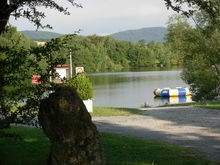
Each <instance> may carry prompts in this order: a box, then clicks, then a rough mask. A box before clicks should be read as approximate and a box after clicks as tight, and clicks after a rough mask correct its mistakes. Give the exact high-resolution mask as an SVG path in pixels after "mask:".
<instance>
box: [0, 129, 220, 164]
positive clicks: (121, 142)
mask: <svg viewBox="0 0 220 165" xmlns="http://www.w3.org/2000/svg"><path fill="white" fill-rule="evenodd" d="M0 135H1V136H0V146H1V147H0V165H44V164H45V160H46V158H47V156H48V153H49V147H50V142H49V140H48V139H47V138H46V137H45V135H44V134H43V132H42V130H41V129H36V128H25V127H12V128H11V129H7V130H0ZM101 140H102V143H103V145H104V152H105V157H106V165H152V164H153V165H217V163H214V162H210V161H207V160H204V159H203V158H202V157H201V156H199V155H198V154H197V153H194V152H192V151H191V149H189V148H183V147H179V146H175V145H170V144H166V143H160V142H155V141H149V140H142V139H137V138H131V137H125V136H120V135H115V134H109V133H101Z"/></svg>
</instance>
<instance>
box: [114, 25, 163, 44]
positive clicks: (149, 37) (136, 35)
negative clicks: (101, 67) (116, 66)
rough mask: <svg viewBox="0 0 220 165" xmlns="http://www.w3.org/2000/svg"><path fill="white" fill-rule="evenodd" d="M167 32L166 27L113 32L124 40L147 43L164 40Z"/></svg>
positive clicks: (116, 36) (118, 38)
mask: <svg viewBox="0 0 220 165" xmlns="http://www.w3.org/2000/svg"><path fill="white" fill-rule="evenodd" d="M166 33H167V29H166V28H165V27H150V28H142V29H137V30H127V31H121V32H118V33H114V34H111V35H110V36H112V37H113V38H115V39H117V40H122V41H130V42H138V41H140V40H142V41H145V43H150V42H152V41H153V42H163V41H164V36H165V34H166Z"/></svg>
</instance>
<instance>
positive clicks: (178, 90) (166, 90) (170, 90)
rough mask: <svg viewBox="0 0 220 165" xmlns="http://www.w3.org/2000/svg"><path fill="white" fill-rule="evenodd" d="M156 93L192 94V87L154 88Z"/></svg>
mask: <svg viewBox="0 0 220 165" xmlns="http://www.w3.org/2000/svg"><path fill="white" fill-rule="evenodd" d="M154 95H155V96H158V97H178V96H189V95H192V92H191V90H190V88H187V87H186V88H182V87H176V88H157V89H155V90H154Z"/></svg>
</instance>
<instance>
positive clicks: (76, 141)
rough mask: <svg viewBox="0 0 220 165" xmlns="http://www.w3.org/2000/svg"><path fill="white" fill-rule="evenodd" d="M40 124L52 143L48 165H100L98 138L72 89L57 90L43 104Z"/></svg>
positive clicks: (101, 156)
mask: <svg viewBox="0 0 220 165" xmlns="http://www.w3.org/2000/svg"><path fill="white" fill-rule="evenodd" d="M38 118H39V122H40V124H41V125H42V128H43V130H44V132H45V134H46V135H47V136H48V137H49V139H50V140H51V143H52V146H51V152H50V156H49V158H48V165H103V164H104V155H103V149H102V146H101V144H100V136H99V133H98V131H97V129H96V126H95V125H94V124H93V123H92V120H91V116H90V114H89V113H88V112H87V110H86V107H85V106H84V104H83V102H82V100H81V99H80V98H79V96H78V95H77V94H76V91H75V89H73V88H69V87H60V88H58V89H57V90H56V91H55V92H54V93H52V94H50V95H49V97H48V98H46V99H44V100H42V102H41V105H40V111H39V115H38Z"/></svg>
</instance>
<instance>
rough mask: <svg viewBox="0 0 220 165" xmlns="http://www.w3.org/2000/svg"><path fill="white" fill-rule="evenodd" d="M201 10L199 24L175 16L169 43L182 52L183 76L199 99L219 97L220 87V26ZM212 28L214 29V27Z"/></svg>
mask: <svg viewBox="0 0 220 165" xmlns="http://www.w3.org/2000/svg"><path fill="white" fill-rule="evenodd" d="M201 15H203V13H199V18H197V16H196V17H195V18H196V20H199V22H200V23H199V24H198V25H199V26H196V27H192V26H190V25H189V24H188V23H187V22H186V20H185V19H180V18H181V17H173V18H172V21H170V24H169V25H168V34H167V43H168V44H169V45H171V47H172V48H173V50H174V52H176V53H178V54H179V55H180V56H182V59H183V60H182V62H183V66H184V69H183V73H182V78H183V79H184V80H185V81H186V83H188V84H189V85H190V86H191V88H192V90H193V94H194V95H193V96H194V99H195V100H213V99H218V97H219V90H220V70H219V69H220V54H219V48H220V42H219V36H220V29H219V28H218V27H217V26H215V25H213V24H211V22H210V21H207V22H204V21H205V20H207V17H204V16H202V17H201ZM210 29H212V30H211V31H210Z"/></svg>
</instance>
